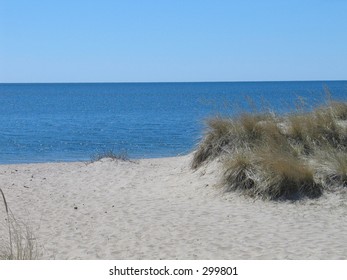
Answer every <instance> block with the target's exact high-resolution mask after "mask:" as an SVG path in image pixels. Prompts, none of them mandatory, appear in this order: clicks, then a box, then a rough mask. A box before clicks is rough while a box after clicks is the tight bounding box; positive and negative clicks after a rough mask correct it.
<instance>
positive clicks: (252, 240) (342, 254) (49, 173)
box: [0, 154, 347, 259]
mask: <svg viewBox="0 0 347 280" xmlns="http://www.w3.org/2000/svg"><path fill="white" fill-rule="evenodd" d="M191 156H192V155H191V154H189V155H185V156H179V157H168V158H155V159H140V160H135V161H134V162H131V161H118V160H110V159H102V160H100V161H96V162H93V163H85V162H73V163H71V162H63V163H31V164H13V165H12V164H10V165H0V186H1V188H2V190H3V191H4V193H5V195H6V199H7V202H8V205H9V207H10V209H11V211H12V212H13V214H14V216H15V217H16V218H17V219H19V220H20V221H23V222H24V223H25V224H26V225H28V226H29V227H30V228H31V230H32V232H33V234H34V235H35V237H36V241H37V243H38V245H39V247H40V248H41V251H42V255H41V257H40V258H42V259H346V258H347V245H346V244H347V236H346V234H345V231H346V228H347V221H346V219H344V218H343V217H346V215H347V191H346V190H345V189H342V190H341V191H340V192H336V193H327V194H324V195H323V196H322V197H321V198H319V199H314V200H303V201H298V202H286V201H284V202H280V203H279V202H273V201H272V202H271V201H262V200H253V199H250V198H246V197H243V196H241V195H240V194H239V193H237V192H235V193H228V194H223V193H222V192H221V190H220V189H219V188H218V187H217V185H218V180H219V172H220V169H219V168H218V167H219V166H218V164H219V163H218V161H215V162H212V163H210V164H209V165H204V166H202V167H200V168H199V169H197V170H192V169H191V168H190V162H191ZM3 208H4V207H3V203H2V201H0V213H1V217H5V216H4V215H3V213H4V209H3ZM1 222H3V221H1ZM5 234H6V228H4V227H2V228H0V236H5Z"/></svg>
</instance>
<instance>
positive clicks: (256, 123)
mask: <svg viewBox="0 0 347 280" xmlns="http://www.w3.org/2000/svg"><path fill="white" fill-rule="evenodd" d="M346 116H347V103H343V102H335V101H329V103H328V105H326V106H324V107H319V108H316V109H315V110H313V111H312V112H310V113H304V112H297V113H293V114H290V115H288V116H285V117H279V116H276V115H274V114H251V113H245V114H241V115H240V116H239V117H236V118H233V119H223V118H214V119H210V120H209V121H208V123H207V124H208V130H207V133H206V135H205V138H204V139H203V141H202V142H201V143H200V144H199V146H198V148H197V150H196V151H195V153H194V157H193V161H192V167H193V168H198V167H199V166H200V165H201V164H202V163H203V162H206V161H209V160H212V159H214V158H216V157H219V156H222V155H223V157H222V158H225V162H224V178H223V185H224V186H225V189H226V191H231V190H241V191H242V192H243V193H245V194H248V195H251V196H260V197H262V198H265V199H281V198H285V199H293V198H300V197H309V198H315V197H318V196H320V195H321V194H322V191H323V186H324V187H327V186H328V185H329V184H330V183H332V182H338V183H339V184H342V185H346V181H347V179H346V178H347V175H346V174H347V157H346V154H347V125H346V123H342V124H341V121H342V122H343V121H344V120H346ZM318 151H319V152H322V151H329V154H330V157H329V159H327V156H325V157H324V158H325V162H326V163H325V164H321V165H319V164H316V162H317V160H318V161H319V157H318V156H317V155H318V154H319V153H318ZM321 154H322V153H320V155H321ZM320 157H321V159H322V156H320ZM317 173H322V174H325V175H324V176H323V177H324V179H322V178H321V179H316V178H319V177H322V176H318V175H317Z"/></svg>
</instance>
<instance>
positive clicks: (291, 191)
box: [223, 150, 322, 199]
mask: <svg viewBox="0 0 347 280" xmlns="http://www.w3.org/2000/svg"><path fill="white" fill-rule="evenodd" d="M224 170H225V171H224V178H223V186H224V187H225V191H241V192H242V193H244V194H246V195H249V196H252V197H261V198H263V199H297V198H300V197H309V198H315V197H318V196H320V195H321V194H322V186H321V184H319V183H316V182H315V181H314V172H313V170H312V169H311V168H310V167H309V166H307V165H306V164H304V163H303V162H301V161H300V160H299V159H298V158H295V157H294V156H292V155H290V154H287V153H281V152H278V151H272V150H268V151H266V152H265V151H257V152H255V153H254V154H251V153H250V152H248V155H247V154H241V155H240V154H238V155H236V156H234V157H232V158H230V159H228V160H226V161H225V162H224Z"/></svg>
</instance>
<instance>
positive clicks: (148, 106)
mask: <svg viewBox="0 0 347 280" xmlns="http://www.w3.org/2000/svg"><path fill="white" fill-rule="evenodd" d="M324 87H328V88H329V90H330V91H331V93H332V96H333V97H334V98H335V99H339V100H346V99H347V81H334V82H331V81H330V82H329V81H327V82H252V83H248V82H247V83H246V82H245V83H95V84H89V83H82V84H78V83H76V84H0V163H24V162H50V161H83V160H89V159H90V157H91V155H93V154H95V153H98V152H103V151H107V150H110V149H112V150H114V151H116V152H117V151H123V152H124V151H125V152H127V153H128V155H129V156H130V157H131V158H150V157H167V156H175V155H178V154H185V153H188V152H190V151H191V150H192V149H193V148H194V146H195V145H196V143H197V142H198V141H199V139H200V138H201V135H202V130H203V121H204V119H206V118H207V117H209V116H213V115H215V114H236V113H238V112H240V110H242V109H246V110H248V109H250V106H249V105H248V104H249V103H247V99H248V98H251V99H252V100H253V103H254V105H255V106H256V107H271V108H272V109H273V110H275V111H278V112H281V113H285V112H288V111H289V110H291V109H293V108H294V107H295V101H296V100H297V98H298V97H299V96H301V97H302V98H303V100H304V101H305V102H306V103H307V106H308V108H309V107H310V106H312V105H315V104H321V103H322V102H324V98H325V94H324Z"/></svg>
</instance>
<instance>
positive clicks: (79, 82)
mask: <svg viewBox="0 0 347 280" xmlns="http://www.w3.org/2000/svg"><path fill="white" fill-rule="evenodd" d="M344 81H347V79H345V80H343V79H329V80H322V79H317V80H316V79H314V80H240V81H223V80H221V81H163V82H158V81H157V82H153V81H142V82H140V81H134V82H124V81H123V82H121V81H118V82H110V81H108V82H102V81H95V82H81V81H76V82H62V81H59V82H0V84H178V83H182V84H184V83H187V84H188V83H270V82H271V83H275V82H278V83H281V82H344Z"/></svg>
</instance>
